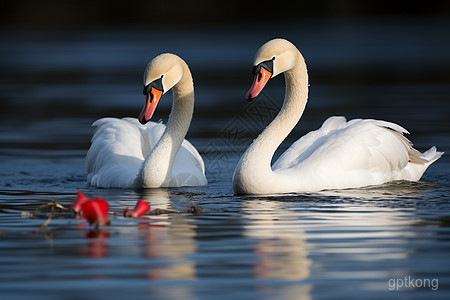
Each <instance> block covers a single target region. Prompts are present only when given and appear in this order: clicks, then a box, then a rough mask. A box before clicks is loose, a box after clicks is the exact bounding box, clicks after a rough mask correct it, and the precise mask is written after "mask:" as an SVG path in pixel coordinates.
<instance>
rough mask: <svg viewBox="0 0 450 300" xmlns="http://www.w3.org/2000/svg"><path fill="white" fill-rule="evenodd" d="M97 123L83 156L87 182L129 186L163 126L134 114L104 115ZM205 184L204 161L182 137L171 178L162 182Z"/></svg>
mask: <svg viewBox="0 0 450 300" xmlns="http://www.w3.org/2000/svg"><path fill="white" fill-rule="evenodd" d="M93 126H95V127H96V129H95V133H94V136H93V137H92V145H91V147H90V149H89V151H88V154H87V157H86V164H87V170H88V182H89V183H90V184H92V185H95V186H98V187H105V188H112V187H118V188H130V187H139V186H137V185H136V176H137V174H138V172H139V170H140V168H141V166H142V164H143V163H144V161H145V159H146V157H147V156H148V155H149V154H150V153H151V151H152V149H153V148H154V147H155V146H156V144H157V143H158V141H159V140H160V138H161V136H162V134H163V132H164V130H165V129H166V126H165V125H164V124H162V123H155V122H148V123H147V124H145V125H142V124H140V123H139V122H138V120H137V119H134V118H123V119H115V118H103V119H100V120H97V121H95V122H94V124H93ZM205 184H207V180H206V177H205V165H204V163H203V160H202V158H201V156H200V154H199V153H198V151H197V149H195V147H194V146H193V145H192V144H191V143H190V142H189V141H187V140H183V143H182V144H181V147H180V149H179V150H178V152H177V154H176V156H175V160H174V163H173V168H172V178H171V180H170V181H167V182H166V183H165V184H164V185H163V186H171V187H178V186H200V185H205Z"/></svg>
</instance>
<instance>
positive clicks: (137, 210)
mask: <svg viewBox="0 0 450 300" xmlns="http://www.w3.org/2000/svg"><path fill="white" fill-rule="evenodd" d="M149 210H150V204H148V202H147V201H144V200H141V199H139V200H138V202H137V203H136V206H135V207H134V208H133V210H132V211H128V208H127V209H126V211H125V212H124V213H123V214H124V216H125V217H133V218H139V217H140V216H142V215H143V214H145V213H146V212H148V211H149Z"/></svg>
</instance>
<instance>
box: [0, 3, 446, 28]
mask: <svg viewBox="0 0 450 300" xmlns="http://www.w3.org/2000/svg"><path fill="white" fill-rule="evenodd" d="M449 13H450V1H447V0H435V1H406V0H405V1H403V0H400V1H398V0H393V1H377V0H368V1H360V0H344V1H334V0H316V1H292V0H277V1H238V0H229V1H210V0H190V1H180V0H175V1H164V0H161V1H138V0H127V1H107V0H96V1H77V0H67V1H64V0H63V1H55V0H40V1H34V0H17V1H3V3H2V4H1V9H0V19H1V21H0V22H1V25H2V27H5V26H6V27H20V28H32V29H70V28H89V27H103V26H134V25H154V24H164V25H170V24H173V25H176V24H190V25H192V24H199V25H204V24H226V23H231V22H234V23H236V22H238V23H245V22H271V21H275V20H285V21H286V20H298V19H304V18H349V17H368V16H412V17H415V16H430V15H432V16H438V17H439V16H441V17H442V16H447V17H448V16H449Z"/></svg>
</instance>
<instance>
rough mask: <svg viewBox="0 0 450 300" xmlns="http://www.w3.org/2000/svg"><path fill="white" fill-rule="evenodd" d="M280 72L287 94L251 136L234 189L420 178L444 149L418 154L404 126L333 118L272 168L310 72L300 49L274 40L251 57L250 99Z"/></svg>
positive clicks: (313, 188) (268, 190)
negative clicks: (277, 109) (265, 123)
mask: <svg viewBox="0 0 450 300" xmlns="http://www.w3.org/2000/svg"><path fill="white" fill-rule="evenodd" d="M280 73H284V76H285V84H286V91H285V93H286V94H285V100H284V102H283V105H282V108H281V110H280V112H279V113H278V115H277V116H276V117H275V119H274V120H273V121H272V122H271V123H270V124H269V125H268V126H267V127H266V128H265V129H264V131H263V132H262V133H261V134H260V135H259V136H258V137H257V138H256V139H255V140H254V141H253V143H252V144H251V145H250V146H249V148H248V149H247V150H246V152H245V153H244V154H243V155H242V157H241V159H240V160H239V162H238V164H237V166H236V168H235V171H234V174H233V190H234V193H235V194H277V193H291V192H294V193H300V192H317V191H321V190H328V189H345V188H358V187H363V186H369V185H379V184H383V183H386V182H389V181H393V180H409V181H417V180H419V179H420V177H421V176H422V174H423V173H424V172H425V170H426V169H427V167H428V166H429V165H430V164H431V163H433V162H434V161H436V160H437V159H438V158H439V157H440V156H441V155H442V154H443V153H442V152H437V151H436V148H435V147H432V148H430V149H429V150H428V151H426V152H425V153H420V152H419V151H417V150H416V149H414V148H413V147H412V144H411V142H410V141H409V140H408V139H406V138H405V137H404V136H403V134H405V133H408V131H406V130H405V129H404V128H402V127H401V126H399V125H397V124H394V123H390V122H386V121H380V120H372V119H355V120H351V121H348V122H347V121H346V119H345V118H344V117H330V118H328V119H327V120H326V121H325V122H324V123H323V124H322V126H321V127H320V128H319V129H318V130H315V131H312V132H309V133H308V134H306V135H305V136H303V137H301V138H300V139H299V140H297V141H296V142H295V143H293V144H292V145H291V146H290V147H289V148H288V149H287V150H286V152H284V153H283V154H282V155H281V156H280V157H279V159H278V160H277V161H276V162H275V163H274V164H273V166H271V161H272V157H273V155H274V153H275V150H276V149H277V148H278V146H279V145H280V144H281V143H282V141H283V140H284V139H285V138H286V136H287V135H288V134H289V133H290V132H291V131H292V129H293V128H294V126H295V125H296V124H297V123H298V121H299V120H300V117H301V115H302V114H303V111H304V109H305V106H306V102H307V99H308V72H307V69H306V63H305V60H304V58H303V56H302V54H301V53H300V52H299V50H298V49H297V48H296V47H295V46H294V45H293V44H292V43H291V42H289V41H287V40H284V39H274V40H271V41H269V42H267V43H265V44H264V45H263V46H261V48H260V49H259V50H258V52H257V53H256V55H255V59H254V68H253V74H254V75H255V79H254V82H253V85H252V87H251V88H250V90H249V91H248V93H247V95H246V98H247V100H248V101H251V100H253V99H254V98H255V97H256V96H258V94H259V93H260V92H261V90H262V89H263V88H264V86H265V84H266V83H267V81H268V80H269V79H270V78H272V77H275V76H277V75H278V74H280Z"/></svg>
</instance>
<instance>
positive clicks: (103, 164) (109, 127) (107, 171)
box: [86, 118, 144, 188]
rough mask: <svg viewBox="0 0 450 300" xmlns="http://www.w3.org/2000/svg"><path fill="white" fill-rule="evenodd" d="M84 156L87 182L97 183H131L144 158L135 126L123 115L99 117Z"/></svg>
mask: <svg viewBox="0 0 450 300" xmlns="http://www.w3.org/2000/svg"><path fill="white" fill-rule="evenodd" d="M92 126H94V127H95V132H94V135H93V137H92V140H91V147H90V148H89V151H88V153H87V156H86V166H87V171H88V182H89V183H90V184H92V185H95V186H99V187H121V188H125V187H132V186H133V183H134V179H135V177H136V174H137V172H138V170H139V168H140V166H141V164H142V162H143V160H144V156H143V153H142V148H141V147H142V144H143V143H142V136H141V134H140V131H139V129H138V128H137V127H136V126H134V125H133V124H132V123H130V122H127V121H126V120H124V119H115V118H103V119H99V120H97V121H95V122H94V123H93V124H92Z"/></svg>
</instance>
